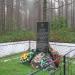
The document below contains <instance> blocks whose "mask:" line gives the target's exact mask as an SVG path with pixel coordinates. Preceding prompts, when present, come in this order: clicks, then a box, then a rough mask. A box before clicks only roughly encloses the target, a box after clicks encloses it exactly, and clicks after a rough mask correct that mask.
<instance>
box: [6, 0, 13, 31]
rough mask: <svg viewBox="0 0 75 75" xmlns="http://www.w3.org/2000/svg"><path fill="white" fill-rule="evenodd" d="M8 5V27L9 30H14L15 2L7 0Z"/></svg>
mask: <svg viewBox="0 0 75 75" xmlns="http://www.w3.org/2000/svg"><path fill="white" fill-rule="evenodd" d="M6 5H7V16H6V25H7V28H6V29H7V30H8V31H12V30H13V0H6Z"/></svg>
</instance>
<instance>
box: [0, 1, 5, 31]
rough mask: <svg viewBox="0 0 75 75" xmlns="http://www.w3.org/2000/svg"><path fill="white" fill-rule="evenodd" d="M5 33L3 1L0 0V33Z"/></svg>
mask: <svg viewBox="0 0 75 75" xmlns="http://www.w3.org/2000/svg"><path fill="white" fill-rule="evenodd" d="M4 31H5V0H0V32H4Z"/></svg>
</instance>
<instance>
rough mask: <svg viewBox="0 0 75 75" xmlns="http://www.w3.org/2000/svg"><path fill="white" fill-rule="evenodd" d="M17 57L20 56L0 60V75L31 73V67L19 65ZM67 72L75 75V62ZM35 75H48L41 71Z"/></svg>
mask: <svg viewBox="0 0 75 75" xmlns="http://www.w3.org/2000/svg"><path fill="white" fill-rule="evenodd" d="M19 56H20V54H17V55H13V56H9V57H5V58H1V59H0V75H27V74H29V73H30V72H33V71H34V69H32V67H31V66H30V65H29V64H21V63H20V60H19ZM7 60H8V61H7ZM71 61H72V62H73V61H75V59H73V60H71ZM69 64H70V63H69ZM59 69H60V68H59ZM61 69H62V68H61ZM62 70H63V69H62ZM69 71H70V74H68V75H75V62H74V63H73V64H72V65H71V66H70V67H69ZM71 72H72V74H71ZM61 73H63V72H61ZM35 75H49V74H48V72H47V71H41V72H39V73H37V74H35ZM53 75H60V71H57V72H55V74H53ZM62 75H63V74H62Z"/></svg>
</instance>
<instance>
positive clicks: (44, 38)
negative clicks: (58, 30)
mask: <svg viewBox="0 0 75 75" xmlns="http://www.w3.org/2000/svg"><path fill="white" fill-rule="evenodd" d="M37 48H38V49H39V50H40V51H44V52H46V50H47V49H48V22H38V23H37Z"/></svg>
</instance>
